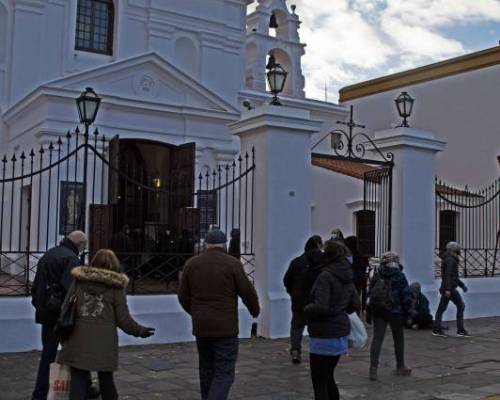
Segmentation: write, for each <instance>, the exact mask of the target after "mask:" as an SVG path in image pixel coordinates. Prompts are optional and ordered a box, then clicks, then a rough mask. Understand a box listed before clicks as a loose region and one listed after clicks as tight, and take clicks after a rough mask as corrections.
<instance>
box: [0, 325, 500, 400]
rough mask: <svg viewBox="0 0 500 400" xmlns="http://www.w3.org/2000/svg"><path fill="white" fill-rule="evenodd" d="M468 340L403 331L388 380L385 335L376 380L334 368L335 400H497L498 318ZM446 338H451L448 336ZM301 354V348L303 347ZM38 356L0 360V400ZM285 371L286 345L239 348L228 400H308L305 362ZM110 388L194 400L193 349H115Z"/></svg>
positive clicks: (10, 396)
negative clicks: (401, 352) (116, 364)
mask: <svg viewBox="0 0 500 400" xmlns="http://www.w3.org/2000/svg"><path fill="white" fill-rule="evenodd" d="M467 326H468V329H470V330H471V332H473V333H474V337H473V338H468V339H464V338H456V337H449V338H446V339H443V338H435V337H432V336H431V334H430V332H429V331H420V332H417V331H406V351H407V361H408V364H409V365H410V366H412V367H413V369H414V374H413V376H411V377H405V378H400V377H395V376H394V375H393V374H392V370H393V369H394V360H393V359H394V356H393V353H392V338H391V337H390V333H389V332H387V333H388V334H387V336H386V340H385V343H384V353H383V355H382V359H381V367H380V380H379V382H375V383H373V382H370V381H369V380H368V379H367V372H368V366H369V353H368V349H365V350H363V351H356V352H352V353H351V354H349V355H348V356H345V357H343V358H342V360H341V362H340V364H339V367H338V368H337V375H336V378H337V381H338V383H339V386H340V389H341V394H342V399H345V400H350V399H360V400H361V399H362V400H364V399H367V400H382V399H384V400H385V399H390V400H399V399H401V400H482V399H488V400H495V399H498V400H500V318H486V319H477V320H472V321H467ZM450 332H453V330H450ZM306 347H307V345H306ZM39 354H40V353H39V352H28V353H14V354H0V371H1V373H0V400H29V399H30V393H31V391H32V389H33V385H34V380H35V375H36V368H37V363H38V358H39ZM304 356H305V362H303V363H302V364H301V365H299V366H294V365H291V364H290V363H289V359H288V341H287V340H265V339H251V340H242V341H241V346H240V356H239V360H238V364H237V372H236V382H235V385H234V387H233V390H232V392H231V397H230V398H231V399H235V400H240V399H245V400H289V399H290V400H292V399H293V400H303V399H304V400H305V399H308V400H310V399H312V397H313V396H312V388H311V381H310V377H309V365H308V362H307V354H305V355H304ZM120 366H121V369H120V370H119V372H118V373H117V374H116V383H117V386H118V390H119V393H120V399H122V400H157V399H166V400H194V399H199V398H200V395H199V391H198V372H197V354H196V348H195V346H194V344H193V343H183V344H172V345H158V346H136V347H124V348H121V349H120Z"/></svg>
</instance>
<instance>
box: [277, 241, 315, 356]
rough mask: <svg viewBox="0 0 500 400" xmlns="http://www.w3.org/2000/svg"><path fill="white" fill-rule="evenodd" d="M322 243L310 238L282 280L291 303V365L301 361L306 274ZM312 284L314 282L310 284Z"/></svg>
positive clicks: (307, 292) (306, 302) (304, 319)
mask: <svg viewBox="0 0 500 400" xmlns="http://www.w3.org/2000/svg"><path fill="white" fill-rule="evenodd" d="M322 246H323V241H322V240H321V236H318V235H315V236H312V237H310V238H309V239H308V240H307V242H306V245H305V247H304V253H303V254H302V255H300V256H299V257H297V258H294V259H293V260H292V262H291V263H290V266H289V267H288V270H287V271H286V273H285V276H284V278H283V284H284V285H285V288H286V291H287V293H288V294H289V295H290V299H291V303H292V321H291V326H290V356H291V358H292V363H293V364H300V362H301V361H302V356H301V350H302V335H303V334H304V328H305V327H306V317H305V315H304V307H305V306H306V305H307V304H308V303H309V294H310V293H309V290H307V285H306V278H307V276H306V275H307V272H308V270H309V268H310V267H311V263H312V261H313V260H312V259H313V257H314V255H315V254H317V252H320V253H321V250H320V249H321V247H322ZM312 283H314V282H312Z"/></svg>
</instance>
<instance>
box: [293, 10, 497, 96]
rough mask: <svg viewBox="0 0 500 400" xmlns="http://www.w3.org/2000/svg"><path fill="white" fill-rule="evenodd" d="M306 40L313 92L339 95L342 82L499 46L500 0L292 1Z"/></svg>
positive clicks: (308, 75) (305, 62) (308, 78)
mask: <svg viewBox="0 0 500 400" xmlns="http://www.w3.org/2000/svg"><path fill="white" fill-rule="evenodd" d="M288 4H289V5H291V4H296V5H297V10H296V13H297V14H299V16H300V18H301V20H302V26H301V29H300V36H301V40H302V42H304V43H307V47H306V56H305V57H304V58H303V69H304V74H305V76H306V92H307V96H308V97H312V98H317V99H321V100H324V98H325V84H326V85H327V87H328V100H330V101H337V99H338V89H340V88H341V87H343V86H346V85H349V84H353V83H357V82H361V81H364V80H366V79H371V78H376V77H379V76H383V75H386V74H389V73H393V72H398V71H403V70H406V69H410V68H414V67H418V66H422V65H426V64H429V63H432V62H436V61H440V60H444V59H447V58H451V57H455V56H458V55H462V54H466V53H470V52H474V51H478V50H482V49H486V48H490V47H494V46H495V45H497V44H498V41H499V40H500V0H288Z"/></svg>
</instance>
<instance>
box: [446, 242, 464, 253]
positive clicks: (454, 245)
mask: <svg viewBox="0 0 500 400" xmlns="http://www.w3.org/2000/svg"><path fill="white" fill-rule="evenodd" d="M460 249H461V247H460V245H459V244H458V243H457V242H449V243H448V244H447V245H446V250H448V251H459V250H460Z"/></svg>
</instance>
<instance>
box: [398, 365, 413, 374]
mask: <svg viewBox="0 0 500 400" xmlns="http://www.w3.org/2000/svg"><path fill="white" fill-rule="evenodd" d="M396 375H397V376H410V375H411V368H408V367H402V368H398V369H397V370H396Z"/></svg>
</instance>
